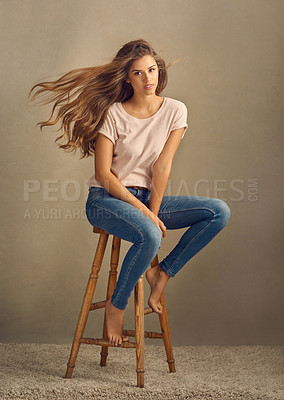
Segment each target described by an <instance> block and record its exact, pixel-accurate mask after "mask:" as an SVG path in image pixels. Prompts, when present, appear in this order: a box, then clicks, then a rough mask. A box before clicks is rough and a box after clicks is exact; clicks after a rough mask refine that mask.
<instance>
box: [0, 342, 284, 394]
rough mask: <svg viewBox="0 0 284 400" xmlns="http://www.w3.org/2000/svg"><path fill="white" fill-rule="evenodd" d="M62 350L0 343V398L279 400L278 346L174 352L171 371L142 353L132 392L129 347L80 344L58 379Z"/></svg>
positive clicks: (152, 351) (282, 351) (157, 355)
mask: <svg viewBox="0 0 284 400" xmlns="http://www.w3.org/2000/svg"><path fill="white" fill-rule="evenodd" d="M69 351H70V346H69V345H47V344H13V343H11V344H0V359H1V362H0V365H1V371H0V382H1V383H0V398H1V400H2V399H3V400H5V399H13V400H16V399H28V400H34V399H48V400H49V399H64V400H66V399H76V400H81V399H111V400H113V399H134V398H137V399H147V400H148V399H163V400H164V399H175V400H176V399H179V400H181V399H195V400H199V399H200V400H201V399H202V400H207V399H208V400H209V399H210V400H214V399H222V400H229V399H230V400H232V399H238V400H240V399H242V400H252V399H257V400H267V399H273V400H280V399H281V400H283V399H284V387H283V371H284V346H185V347H175V348H174V357H175V360H176V369H177V372H176V373H175V374H170V373H169V372H168V368H167V363H166V361H165V360H166V358H165V353H164V348H163V347H162V346H153V345H151V346H150V345H147V346H146V348H145V388H144V389H139V388H137V387H136V372H135V368H136V365H135V363H136V359H135V349H119V348H110V349H109V357H108V365H107V367H104V368H101V367H100V366H99V357H100V356H99V353H100V347H98V346H89V345H81V349H80V351H79V355H78V358H77V362H76V367H75V369H74V373H73V378H72V379H63V377H64V374H65V370H66V363H67V361H68V357H69Z"/></svg>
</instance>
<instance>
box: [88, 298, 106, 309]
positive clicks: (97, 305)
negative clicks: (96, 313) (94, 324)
mask: <svg viewBox="0 0 284 400" xmlns="http://www.w3.org/2000/svg"><path fill="white" fill-rule="evenodd" d="M106 303H107V301H106V300H103V301H98V302H96V303H92V304H91V307H90V311H92V310H98V309H99V308H104V307H105V306H106Z"/></svg>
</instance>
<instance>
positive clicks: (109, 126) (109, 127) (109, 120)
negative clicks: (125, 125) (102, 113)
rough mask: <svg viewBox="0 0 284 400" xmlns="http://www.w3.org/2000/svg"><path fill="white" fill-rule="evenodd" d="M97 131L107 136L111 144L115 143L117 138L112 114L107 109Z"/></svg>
mask: <svg viewBox="0 0 284 400" xmlns="http://www.w3.org/2000/svg"><path fill="white" fill-rule="evenodd" d="M99 133H101V134H103V135H104V136H106V137H107V138H109V139H110V140H111V141H112V143H113V144H115V141H116V140H117V138H118V136H117V131H116V125H115V120H114V119H113V116H112V115H111V112H110V111H109V110H108V112H107V116H106V118H105V120H104V122H103V124H102V126H101V128H100V129H99Z"/></svg>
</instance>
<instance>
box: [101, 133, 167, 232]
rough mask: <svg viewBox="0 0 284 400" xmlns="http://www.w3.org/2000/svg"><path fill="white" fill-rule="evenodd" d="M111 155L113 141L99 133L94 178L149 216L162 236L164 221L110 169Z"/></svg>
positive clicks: (164, 229)
mask: <svg viewBox="0 0 284 400" xmlns="http://www.w3.org/2000/svg"><path fill="white" fill-rule="evenodd" d="M112 157H113V143H112V141H111V140H110V139H108V138H107V137H106V136H104V135H102V134H99V135H98V137H97V139H96V145H95V179H96V180H97V181H98V182H99V183H100V184H101V185H102V186H103V187H104V188H105V189H106V190H107V191H108V192H109V193H110V194H112V195H113V196H115V197H117V198H118V199H121V200H123V201H126V202H127V203H129V204H131V205H133V206H134V207H136V208H137V209H138V210H140V211H141V212H142V213H143V214H145V215H146V216H147V217H148V218H150V219H151V220H152V221H153V222H154V223H155V224H156V225H157V226H158V227H159V228H160V230H161V233H162V235H163V236H164V234H165V231H166V227H165V225H164V223H163V222H162V221H161V220H160V219H159V218H158V217H157V216H156V215H155V214H154V213H153V212H152V211H151V210H149V208H148V207H147V206H145V204H143V203H142V202H141V201H140V200H139V199H137V198H136V197H135V196H133V194H132V193H130V192H129V190H127V189H126V187H125V186H124V185H123V184H122V183H121V182H120V180H119V179H118V178H117V177H116V176H115V172H112V171H111V164H112Z"/></svg>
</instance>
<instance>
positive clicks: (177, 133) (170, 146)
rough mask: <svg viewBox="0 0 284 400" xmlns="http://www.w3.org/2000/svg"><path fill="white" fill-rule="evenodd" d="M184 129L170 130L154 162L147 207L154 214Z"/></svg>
mask: <svg viewBox="0 0 284 400" xmlns="http://www.w3.org/2000/svg"><path fill="white" fill-rule="evenodd" d="M184 129H185V128H180V129H176V130H174V131H172V132H171V134H170V136H169V138H168V140H167V141H166V143H165V146H164V148H163V150H162V152H161V154H160V155H159V158H158V159H157V161H156V162H155V164H154V167H153V176H152V184H151V195H150V204H149V209H150V210H152V211H153V213H154V214H155V215H158V212H159V209H160V205H161V202H162V200H163V196H164V193H165V190H166V187H167V183H168V180H169V176H170V173H171V169H172V163H173V158H174V155H175V153H176V151H177V148H178V146H179V144H180V142H181V138H182V135H183V132H184Z"/></svg>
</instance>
